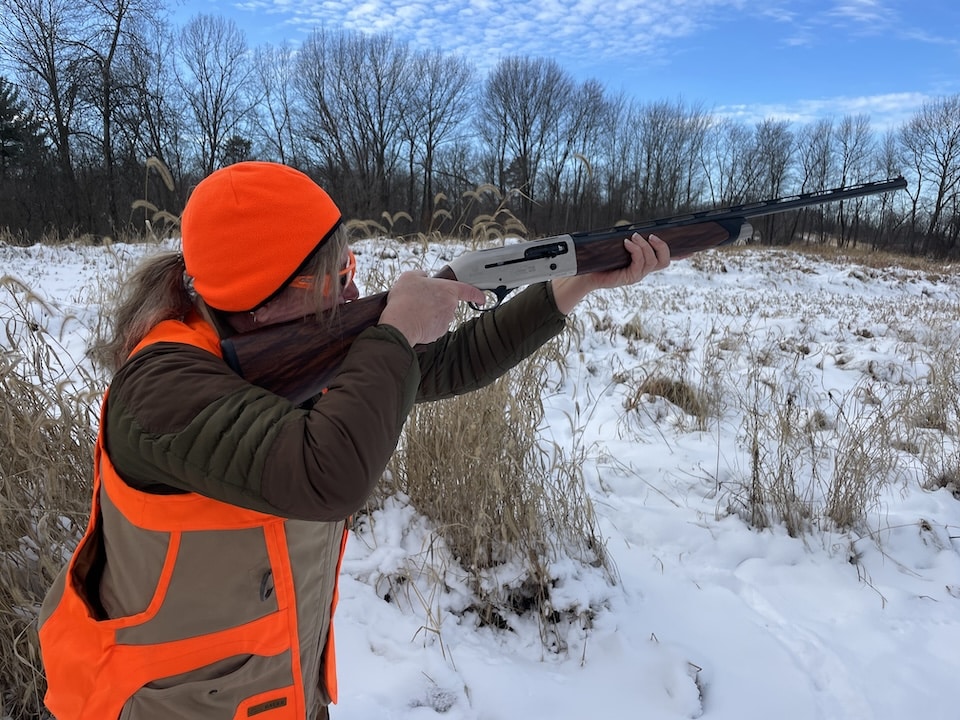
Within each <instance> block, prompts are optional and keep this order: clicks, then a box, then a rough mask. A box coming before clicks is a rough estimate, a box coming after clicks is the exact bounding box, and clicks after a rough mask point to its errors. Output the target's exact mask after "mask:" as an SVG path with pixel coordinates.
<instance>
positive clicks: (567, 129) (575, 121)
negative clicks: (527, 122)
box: [544, 80, 609, 232]
mask: <svg viewBox="0 0 960 720" xmlns="http://www.w3.org/2000/svg"><path fill="white" fill-rule="evenodd" d="M608 111H609V105H608V103H607V101H606V100H605V98H604V91H603V86H602V85H601V84H600V82H599V81H597V80H587V81H586V82H584V83H581V84H579V85H577V86H576V87H575V88H574V91H573V93H572V94H571V95H570V97H569V98H568V100H567V102H566V103H564V104H563V112H562V113H561V115H560V119H559V122H558V123H557V125H556V126H555V127H554V128H553V133H554V136H553V139H552V141H551V146H552V149H551V150H550V152H548V153H547V154H546V157H545V170H544V175H545V184H546V201H547V203H548V210H549V212H548V215H547V219H548V226H547V228H546V229H547V230H549V231H551V232H558V231H560V230H562V229H565V228H569V227H570V225H571V223H573V224H576V225H577V226H578V227H586V226H588V225H589V224H590V223H591V220H590V219H591V212H590V208H589V207H588V203H585V202H584V199H585V197H584V196H585V194H587V193H589V192H591V191H592V190H593V166H592V160H591V159H599V157H600V148H601V143H600V141H599V139H598V136H599V134H600V133H601V132H602V130H603V127H604V124H605V114H606V113H607V112H608ZM554 219H556V220H558V221H560V222H559V224H556V223H554V222H553V221H554Z"/></svg>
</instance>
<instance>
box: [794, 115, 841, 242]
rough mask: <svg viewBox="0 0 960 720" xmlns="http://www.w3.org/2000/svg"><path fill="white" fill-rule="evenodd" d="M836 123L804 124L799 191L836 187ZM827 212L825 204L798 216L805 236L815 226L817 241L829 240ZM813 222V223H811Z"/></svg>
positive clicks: (799, 139) (799, 148)
mask: <svg viewBox="0 0 960 720" xmlns="http://www.w3.org/2000/svg"><path fill="white" fill-rule="evenodd" d="M835 137H836V136H835V134H834V129H833V120H831V119H829V118H824V119H821V120H817V121H815V122H812V123H809V124H807V125H804V126H803V127H801V128H800V130H799V132H798V133H797V159H798V165H799V168H798V169H799V171H800V192H812V191H816V190H822V189H824V188H827V187H830V186H831V185H832V184H834V179H835V178H836V175H837V171H836V153H835V150H834V145H835V143H834V140H835ZM826 218H827V216H826V212H825V210H824V207H823V206H822V205H820V206H817V207H812V208H807V209H805V210H802V211H800V213H798V215H797V228H795V230H794V232H796V231H797V230H799V231H800V232H801V234H805V233H806V232H809V231H808V228H809V227H810V226H811V225H812V226H813V227H814V228H815V230H814V231H813V232H815V233H816V235H817V240H818V242H820V243H821V244H822V243H825V242H826V241H827V227H826ZM810 221H812V222H810Z"/></svg>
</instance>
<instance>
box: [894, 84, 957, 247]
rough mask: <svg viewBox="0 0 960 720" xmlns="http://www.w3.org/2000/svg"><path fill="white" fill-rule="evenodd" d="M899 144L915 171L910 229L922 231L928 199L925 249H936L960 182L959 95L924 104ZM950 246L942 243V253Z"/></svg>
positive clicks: (903, 132)
mask: <svg viewBox="0 0 960 720" xmlns="http://www.w3.org/2000/svg"><path fill="white" fill-rule="evenodd" d="M900 144H901V146H902V148H903V152H904V162H905V164H906V165H908V166H909V167H910V169H911V171H912V172H913V173H914V174H915V180H916V183H917V184H916V186H915V189H914V193H915V194H914V195H913V199H914V203H913V208H912V212H911V230H912V234H914V235H916V234H917V233H918V232H920V231H921V227H920V222H921V217H920V210H921V207H922V204H923V203H926V208H927V209H926V213H927V221H926V226H925V228H922V231H923V232H924V238H925V239H924V244H923V247H922V248H921V251H922V252H927V251H929V250H934V249H935V247H934V243H935V239H936V234H937V233H938V232H939V231H940V229H941V228H940V224H941V220H942V218H943V215H944V211H945V209H947V208H948V207H950V206H951V205H952V203H953V199H954V196H955V195H956V194H957V188H958V183H960V95H951V96H949V97H945V98H940V99H938V100H933V101H931V102H927V103H924V105H923V106H922V107H921V108H920V110H919V111H917V114H916V115H914V116H913V118H911V119H910V121H909V122H908V123H907V124H906V125H905V126H904V127H903V128H902V130H901V132H900ZM946 250H948V248H946V247H940V248H937V249H936V252H938V253H943V252H945V251H946Z"/></svg>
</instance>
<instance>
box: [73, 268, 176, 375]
mask: <svg viewBox="0 0 960 720" xmlns="http://www.w3.org/2000/svg"><path fill="white" fill-rule="evenodd" d="M185 272H186V268H185V266H184V263H183V255H181V254H180V253H176V252H166V253H162V254H159V255H155V256H153V257H151V258H148V259H147V260H144V261H143V262H142V263H141V264H140V265H139V267H137V269H136V270H135V271H134V274H133V275H132V276H131V278H130V280H129V281H128V282H127V284H126V285H125V287H124V288H122V289H121V292H120V294H119V296H118V297H117V299H116V302H115V304H114V306H113V307H112V309H110V310H109V311H108V312H105V313H102V315H101V316H102V317H105V318H107V324H106V326H104V327H103V328H102V329H101V331H100V332H99V333H98V335H97V338H96V339H95V341H94V343H93V344H92V346H91V347H90V349H89V351H88V355H89V356H90V357H91V358H92V359H93V360H94V362H96V363H98V364H100V365H102V366H103V367H105V368H107V369H108V370H110V371H111V372H116V370H117V369H118V368H119V367H120V366H121V365H122V364H123V363H124V361H125V360H126V359H127V357H128V356H129V355H130V352H131V351H132V350H133V348H135V347H136V346H137V344H138V343H139V342H140V341H141V340H143V338H144V337H146V335H147V333H148V332H150V330H151V329H153V327H154V326H155V325H157V324H158V323H160V322H162V321H164V320H183V319H184V318H185V317H186V316H187V314H188V313H190V311H191V310H193V308H194V302H193V293H192V291H191V290H190V288H188V287H187V284H186V281H185Z"/></svg>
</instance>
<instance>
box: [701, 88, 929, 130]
mask: <svg viewBox="0 0 960 720" xmlns="http://www.w3.org/2000/svg"><path fill="white" fill-rule="evenodd" d="M933 99H934V98H933V96H931V95H928V94H925V93H921V92H901V93H886V94H881V95H868V96H859V97H848V96H839V97H832V98H821V99H816V100H798V101H797V102H793V103H778V104H756V105H723V106H720V107H717V108H715V109H714V113H715V114H716V115H719V116H722V117H729V118H732V119H735V120H738V121H740V122H745V123H751V124H752V123H758V122H761V121H762V120H767V119H771V120H787V121H789V122H792V123H797V124H804V123H809V122H812V121H815V120H818V119H821V118H825V117H833V118H838V119H839V118H842V117H845V116H848V115H867V116H869V117H870V125H871V127H872V128H873V129H874V130H876V131H879V132H883V131H885V130H888V129H894V128H896V127H899V126H900V125H902V124H903V123H904V122H906V121H907V120H909V119H910V118H911V117H912V116H913V115H914V114H915V113H916V111H917V110H919V109H920V107H921V106H922V105H923V104H924V103H926V102H929V101H931V100H933Z"/></svg>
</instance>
